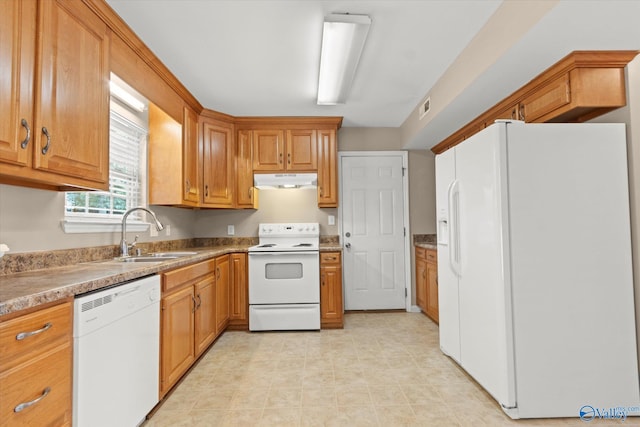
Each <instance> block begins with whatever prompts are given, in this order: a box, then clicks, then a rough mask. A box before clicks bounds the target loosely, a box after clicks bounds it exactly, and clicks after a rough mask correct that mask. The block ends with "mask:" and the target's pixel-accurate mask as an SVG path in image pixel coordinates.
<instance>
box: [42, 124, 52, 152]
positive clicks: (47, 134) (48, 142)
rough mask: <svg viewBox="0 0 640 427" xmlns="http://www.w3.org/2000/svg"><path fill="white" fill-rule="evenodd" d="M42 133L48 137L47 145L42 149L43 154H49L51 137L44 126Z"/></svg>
mask: <svg viewBox="0 0 640 427" xmlns="http://www.w3.org/2000/svg"><path fill="white" fill-rule="evenodd" d="M42 133H43V134H44V135H45V136H46V137H47V145H45V146H44V147H42V154H47V152H48V151H49V146H50V145H51V135H49V131H48V130H47V128H46V127H44V126H42Z"/></svg>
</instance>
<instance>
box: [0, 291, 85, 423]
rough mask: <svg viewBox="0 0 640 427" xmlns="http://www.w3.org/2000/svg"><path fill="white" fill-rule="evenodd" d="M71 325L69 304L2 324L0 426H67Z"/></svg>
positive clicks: (69, 393)
mask: <svg viewBox="0 0 640 427" xmlns="http://www.w3.org/2000/svg"><path fill="white" fill-rule="evenodd" d="M72 325H73V305H72V301H70V300H65V302H63V303H62V304H57V305H54V306H52V307H48V308H43V309H40V310H37V311H32V312H28V313H26V314H24V315H18V316H17V317H12V318H10V319H9V320H6V321H3V322H0V426H3V427H4V426H31V425H33V426H71V399H72V394H71V390H72V365H73V337H72ZM23 333H25V334H24V335H21V336H24V338H18V336H19V335H20V334H23Z"/></svg>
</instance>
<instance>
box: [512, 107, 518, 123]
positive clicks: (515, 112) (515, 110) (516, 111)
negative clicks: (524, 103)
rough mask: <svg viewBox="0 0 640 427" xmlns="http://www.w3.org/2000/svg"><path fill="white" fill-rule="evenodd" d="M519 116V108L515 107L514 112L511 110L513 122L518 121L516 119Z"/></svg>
mask: <svg viewBox="0 0 640 427" xmlns="http://www.w3.org/2000/svg"><path fill="white" fill-rule="evenodd" d="M517 115H518V107H513V110H511V119H512V120H515V119H517V117H516V116H517Z"/></svg>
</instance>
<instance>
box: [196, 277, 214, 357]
mask: <svg viewBox="0 0 640 427" xmlns="http://www.w3.org/2000/svg"><path fill="white" fill-rule="evenodd" d="M194 291H195V297H196V307H197V308H196V311H195V313H194V315H195V323H194V328H195V346H196V349H195V352H196V354H195V357H198V356H199V355H200V354H202V352H203V351H204V350H206V349H207V347H208V346H209V344H211V343H212V342H213V340H214V339H215V337H216V279H215V276H214V275H213V274H211V275H209V276H208V277H207V278H205V279H203V280H201V281H199V282H197V283H196V284H195V285H194Z"/></svg>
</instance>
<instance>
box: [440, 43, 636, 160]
mask: <svg viewBox="0 0 640 427" xmlns="http://www.w3.org/2000/svg"><path fill="white" fill-rule="evenodd" d="M639 52H640V51H637V50H621V51H574V52H572V53H570V54H568V55H567V56H565V57H564V58H562V59H561V60H560V61H558V62H556V63H555V64H554V65H552V66H551V67H549V68H547V69H546V70H545V71H543V72H542V73H540V74H539V75H538V76H536V77H535V78H534V79H532V80H531V81H529V82H528V83H527V84H526V85H524V86H523V87H521V88H520V89H518V90H517V91H516V92H514V93H512V94H511V95H509V96H507V97H506V98H504V99H503V100H502V101H500V102H498V103H497V104H495V105H494V106H493V107H491V108H490V109H488V110H487V111H485V112H483V113H482V114H480V115H479V116H478V117H476V118H475V119H473V120H472V121H471V122H469V123H467V124H466V125H464V126H463V127H462V128H460V129H458V130H457V131H455V132H454V133H452V134H451V135H450V136H448V137H447V138H446V139H444V140H442V141H441V142H439V143H438V144H436V145H435V146H434V147H433V148H431V151H432V152H434V153H435V154H440V153H442V152H444V151H446V150H448V149H449V148H451V147H453V146H455V145H457V144H459V143H460V142H462V141H463V140H465V139H466V138H468V137H470V136H472V135H473V134H474V133H476V132H477V130H478V129H479V128H481V126H484V125H489V124H491V123H493V121H494V120H495V119H497V118H503V117H499V116H501V115H502V113H503V112H504V111H505V110H507V109H509V108H512V107H513V106H515V105H518V106H519V107H521V105H520V103H521V102H522V101H523V100H524V99H526V98H530V97H533V96H535V92H537V91H540V90H541V89H544V88H545V86H546V85H548V84H550V83H552V82H554V81H555V80H556V79H559V78H561V77H562V76H563V75H567V76H568V78H569V79H571V91H572V93H571V98H572V99H573V98H574V92H575V88H574V86H573V85H574V81H575V82H577V79H576V78H574V77H577V76H578V73H576V70H581V71H582V70H585V71H588V72H591V71H595V70H598V69H602V70H612V69H614V70H617V71H616V73H617V74H616V75H613V76H609V77H610V80H611V82H610V83H606V86H605V87H603V88H602V92H603V93H609V94H610V93H613V94H614V96H616V98H615V99H616V101H617V102H611V101H610V100H607V101H604V105H602V104H601V103H600V102H602V101H600V102H594V100H593V99H591V100H588V101H586V100H584V97H582V98H578V101H577V104H576V103H575V102H573V101H572V102H570V103H568V104H565V107H559V108H557V109H555V110H552V111H551V112H548V113H545V114H544V115H542V116H540V117H538V119H537V120H536V121H538V122H548V121H552V122H562V121H578V122H581V121H586V120H590V119H592V118H594V117H597V116H599V115H601V114H604V113H606V112H608V111H611V110H612V109H614V108H618V107H621V106H624V105H625V104H626V99H625V98H624V97H622V98H621V97H620V93H624V92H625V82H624V67H625V66H626V65H627V63H629V62H630V61H631V60H633V58H635V57H636V55H637V54H638V53H639ZM620 76H622V78H620ZM592 81H593V80H592ZM606 81H607V80H605V79H602V78H601V77H600V78H599V79H598V82H599V83H598V86H601V85H602V84H605V83H604V82H606ZM589 89H590V90H593V85H592V84H591V85H587V87H584V88H582V87H581V88H580V91H581V92H582V93H583V94H585V93H586V92H588V91H589ZM580 102H585V104H586V105H584V106H582V105H580ZM611 104H614V105H611ZM534 116H535V114H534ZM517 119H518V120H522V119H523V118H522V117H521V116H520V114H519V112H518V118H517ZM524 119H525V120H526V121H529V120H530V119H529V118H528V117H526V112H525V117H524ZM481 124H482V125H481Z"/></svg>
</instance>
